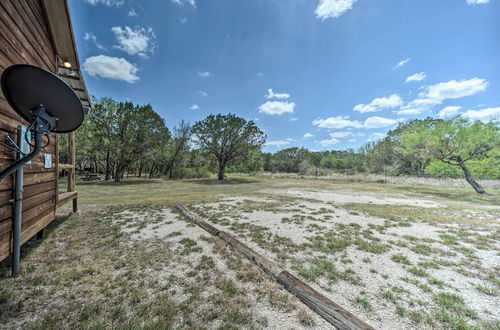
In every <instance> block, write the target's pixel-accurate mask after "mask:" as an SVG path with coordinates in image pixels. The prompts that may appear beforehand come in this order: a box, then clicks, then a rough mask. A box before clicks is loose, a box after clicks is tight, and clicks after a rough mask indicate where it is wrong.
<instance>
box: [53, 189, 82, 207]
mask: <svg viewBox="0 0 500 330" xmlns="http://www.w3.org/2000/svg"><path fill="white" fill-rule="evenodd" d="M77 197H78V192H77V191H69V192H65V193H62V194H59V195H58V196H57V208H60V207H61V206H63V205H64V204H67V203H69V202H71V201H72V200H74V199H75V198H77Z"/></svg>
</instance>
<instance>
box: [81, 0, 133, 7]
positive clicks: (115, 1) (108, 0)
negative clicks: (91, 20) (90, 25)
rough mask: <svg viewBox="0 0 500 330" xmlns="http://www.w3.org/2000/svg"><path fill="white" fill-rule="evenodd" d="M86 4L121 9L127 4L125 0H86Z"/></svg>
mask: <svg viewBox="0 0 500 330" xmlns="http://www.w3.org/2000/svg"><path fill="white" fill-rule="evenodd" d="M85 2H86V3H88V4H91V5H92V6H97V5H104V6H108V7H113V6H115V7H119V6H122V5H123V4H124V3H125V1H123V0H85Z"/></svg>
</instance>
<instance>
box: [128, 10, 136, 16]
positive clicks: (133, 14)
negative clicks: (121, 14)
mask: <svg viewBox="0 0 500 330" xmlns="http://www.w3.org/2000/svg"><path fill="white" fill-rule="evenodd" d="M127 16H129V17H137V16H139V15H137V13H136V12H135V10H134V9H132V10H130V11H129V12H128V14H127Z"/></svg>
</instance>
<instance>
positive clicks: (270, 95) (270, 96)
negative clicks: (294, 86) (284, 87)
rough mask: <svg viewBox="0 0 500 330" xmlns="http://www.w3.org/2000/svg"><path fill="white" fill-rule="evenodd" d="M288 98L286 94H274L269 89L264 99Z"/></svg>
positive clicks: (288, 95)
mask: <svg viewBox="0 0 500 330" xmlns="http://www.w3.org/2000/svg"><path fill="white" fill-rule="evenodd" d="M289 97H290V94H287V93H274V92H273V90H272V89H271V88H269V89H268V90H267V95H266V98H268V99H287V98H289Z"/></svg>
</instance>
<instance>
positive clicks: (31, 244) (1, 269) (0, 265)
mask: <svg viewBox="0 0 500 330" xmlns="http://www.w3.org/2000/svg"><path fill="white" fill-rule="evenodd" d="M68 218H69V215H58V216H56V218H55V220H54V221H52V222H51V223H50V224H49V225H48V226H47V227H46V229H45V230H46V236H49V235H50V233H51V232H52V231H54V230H55V229H56V228H57V227H59V226H60V225H61V224H62V223H63V222H64V221H66V220H67V219H68ZM42 242H43V239H37V238H36V235H35V236H33V237H32V238H31V239H30V240H29V241H27V242H26V243H24V244H23V245H21V271H22V267H23V260H24V259H26V257H27V256H29V255H30V253H31V252H32V251H34V250H35V249H36V248H37V247H38V246H39V245H40V244H41V243H42ZM11 265H12V257H7V259H5V260H3V261H2V262H0V280H1V279H3V278H8V277H11Z"/></svg>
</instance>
